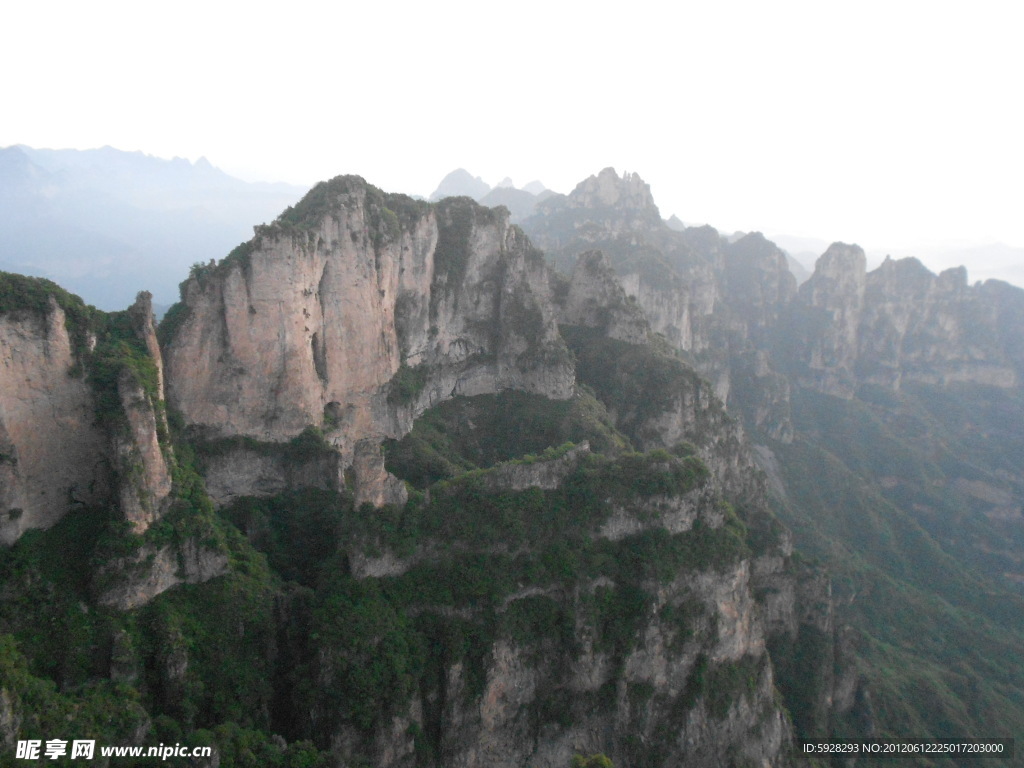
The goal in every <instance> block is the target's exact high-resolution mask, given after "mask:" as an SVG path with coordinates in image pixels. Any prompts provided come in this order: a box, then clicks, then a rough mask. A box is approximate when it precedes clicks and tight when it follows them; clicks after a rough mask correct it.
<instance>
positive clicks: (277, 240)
mask: <svg viewBox="0 0 1024 768" xmlns="http://www.w3.org/2000/svg"><path fill="white" fill-rule="evenodd" d="M176 313H177V315H176V323H177V326H176V328H175V329H174V331H173V333H170V334H169V338H168V340H167V344H166V346H165V354H166V360H167V370H168V379H169V392H168V397H169V402H170V404H171V406H172V407H173V408H175V409H177V410H178V411H180V412H181V414H182V415H183V417H184V419H185V421H186V423H188V424H189V425H192V426H193V428H194V429H196V430H198V431H199V432H201V434H202V435H203V437H204V439H208V440H209V439H217V438H225V437H234V436H244V437H248V438H253V439H255V440H259V441H262V442H265V443H277V444H283V443H286V442H287V441H289V440H291V439H293V438H295V437H296V436H297V435H298V434H299V433H300V432H302V431H303V430H304V429H305V428H307V427H310V426H313V427H315V428H318V429H321V430H322V431H323V433H324V436H325V437H326V440H327V441H328V443H329V444H330V445H331V447H332V448H333V450H335V451H337V452H338V453H339V454H340V456H341V465H342V467H343V468H344V467H352V468H354V469H355V471H356V479H355V482H356V485H357V494H358V495H359V497H360V498H361V499H364V500H368V501H373V502H375V503H380V502H382V501H385V500H388V499H391V500H396V499H398V498H399V496H400V492H401V488H400V486H394V484H389V483H388V482H387V481H386V478H384V477H383V476H382V475H381V474H380V473H381V472H382V471H383V467H382V464H381V462H380V461H377V462H376V463H374V462H373V461H371V460H370V459H369V458H368V457H365V456H364V455H363V454H364V453H365V451H371V452H372V450H373V449H372V446H373V445H376V444H379V443H380V442H381V441H382V440H383V439H385V438H389V437H391V438H393V437H400V436H401V435H402V434H404V433H405V432H407V431H408V430H409V428H410V426H411V424H412V420H413V418H415V416H416V415H417V414H418V413H421V412H422V411H423V410H424V409H425V408H427V407H428V406H430V405H431V404H434V403H437V402H440V401H442V400H444V399H447V398H450V397H453V396H456V395H474V394H481V393H485V392H495V391H500V390H503V389H507V388H515V389H521V390H524V391H528V392H536V393H541V394H545V395H547V396H550V397H555V398H565V397H568V396H569V395H570V394H571V393H572V389H573V372H572V366H571V363H570V361H569V358H568V356H567V353H566V351H565V348H564V345H563V344H562V342H561V339H560V337H559V336H558V331H557V328H556V326H555V322H554V317H553V314H552V311H551V304H550V301H549V299H548V287H547V277H546V271H545V267H544V263H543V258H542V257H541V256H540V254H539V253H538V252H537V251H536V250H534V249H533V248H532V246H531V245H530V244H529V242H528V241H527V240H526V238H525V237H524V236H523V234H522V233H521V232H520V231H519V230H518V229H517V228H515V227H512V226H510V225H509V222H508V217H507V213H502V212H501V211H500V210H497V211H492V210H489V209H485V208H482V207H480V206H478V205H476V204H475V203H473V202H472V201H470V200H468V199H464V198H455V199H449V200H446V201H443V202H441V203H439V204H436V205H428V204H422V203H417V202H415V201H413V200H411V199H409V198H406V197H403V196H400V195H383V194H382V193H381V192H380V191H379V190H376V189H374V188H373V187H370V186H369V185H367V184H366V183H365V182H364V181H362V179H358V178H353V177H345V178H338V179H335V180H333V181H331V182H328V183H325V184H321V185H319V186H318V187H316V188H315V189H314V190H313V191H312V192H311V193H310V195H308V196H307V197H306V198H305V199H304V200H303V202H302V203H300V204H299V205H298V206H297V207H296V208H295V209H291V210H289V211H288V212H286V213H285V214H284V215H282V217H280V218H279V219H278V220H277V221H276V222H275V223H274V224H272V225H270V226H267V227H261V228H258V230H257V234H256V237H255V238H254V239H253V240H252V241H251V242H249V243H247V244H245V245H244V246H242V247H241V248H239V249H238V250H237V251H236V252H235V254H234V255H233V256H231V257H229V258H228V259H226V260H225V261H224V262H223V263H221V264H220V265H217V266H216V267H214V266H211V267H205V268H201V269H197V270H195V273H194V274H193V276H192V278H191V279H190V280H189V281H188V282H187V283H186V284H185V286H184V288H183V303H182V305H180V306H179V307H178V308H177V309H176ZM359 445H364V446H367V447H366V448H365V449H363V453H360V451H357V446H359ZM357 454H359V455H360V456H362V458H360V459H359V460H357ZM214 482H215V483H216V484H218V485H220V486H226V485H228V484H229V480H228V479H226V477H221V476H218V477H217V478H216V479H215V480H214ZM335 486H336V487H341V485H340V483H336V484H335ZM371 489H375V490H371ZM389 489H390V490H389ZM242 490H245V492H255V490H256V489H255V488H252V487H249V488H248V489H242ZM225 493H230V491H229V490H225Z"/></svg>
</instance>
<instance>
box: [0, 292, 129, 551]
mask: <svg viewBox="0 0 1024 768" xmlns="http://www.w3.org/2000/svg"><path fill="white" fill-rule="evenodd" d="M76 369H77V371H78V375H73V373H74V371H75V370H76ZM94 421H95V413H94V401H93V393H92V390H91V389H90V387H89V384H88V382H87V381H86V379H85V376H84V374H83V373H82V367H81V361H80V360H79V357H78V355H77V354H76V352H75V350H74V349H73V347H72V340H71V337H70V335H69V333H68V329H67V327H66V316H65V313H64V310H63V309H62V308H61V307H60V306H59V305H58V304H57V302H56V300H55V299H54V298H52V297H50V298H49V300H48V301H47V303H46V305H45V308H42V309H41V310H21V311H15V312H9V313H6V314H0V541H2V542H3V543H5V544H10V543H12V542H13V541H15V540H16V539H17V538H18V537H19V536H20V535H21V534H22V533H24V532H25V531H26V530H28V529H30V528H49V527H50V526H52V525H53V524H54V523H56V522H57V521H58V520H59V519H60V518H61V517H63V516H64V515H65V514H66V513H67V512H68V510H69V509H70V508H72V507H73V506H74V505H76V504H77V505H84V504H94V503H97V502H99V501H100V500H101V499H103V498H104V497H105V495H106V493H107V492H108V490H109V485H110V482H111V477H110V471H109V467H108V466H107V465H106V462H105V456H106V440H105V436H104V435H103V433H102V431H100V430H98V429H96V428H95V426H94Z"/></svg>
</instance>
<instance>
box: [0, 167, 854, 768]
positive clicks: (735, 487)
mask: <svg viewBox="0 0 1024 768" xmlns="http://www.w3.org/2000/svg"><path fill="white" fill-rule="evenodd" d="M0 287H2V291H0V299H2V303H0V341H2V342H3V344H4V345H5V346H4V347H3V351H4V357H5V359H17V360H19V363H18V366H17V367H15V368H13V369H12V368H10V367H5V368H3V369H0V376H3V377H5V378H4V379H3V380H2V381H3V386H2V387H0V393H2V394H0V436H2V444H0V451H2V456H3V463H2V468H3V470H4V472H5V485H4V488H5V489H13V490H12V493H13V494H14V495H12V496H10V497H9V498H5V499H4V501H5V503H7V504H10V505H12V506H11V508H10V511H9V512H8V514H7V516H6V519H5V520H4V521H3V522H4V527H3V532H4V536H5V540H6V541H7V542H8V543H11V546H10V548H9V549H8V550H6V551H4V552H3V553H2V558H0V571H2V573H3V578H4V584H5V590H4V592H3V595H0V642H2V643H3V645H2V647H3V654H0V702H2V704H3V715H4V716H3V718H2V722H3V723H4V727H3V730H2V731H0V737H2V738H3V739H4V742H5V746H10V745H12V744H13V743H14V742H15V741H16V740H17V739H22V738H26V737H31V736H33V735H34V734H36V733H41V732H45V733H47V734H50V735H51V736H55V735H62V734H71V733H82V732H88V733H93V734H96V736H97V738H98V739H103V740H105V742H104V743H124V742H129V743H141V742H150V741H153V740H163V741H164V742H168V741H169V740H170V739H172V738H173V739H175V740H176V741H178V742H185V741H187V742H189V743H212V744H213V745H214V746H215V747H216V754H217V760H218V761H219V763H220V764H222V765H258V764H267V763H268V762H269V763H275V762H276V763H284V764H298V763H302V764H312V765H326V764H352V763H354V762H361V763H362V764H369V765H377V766H413V765H432V766H433V765H465V766H477V765H485V764H486V765H508V766H512V765H522V764H525V763H527V762H529V763H532V764H537V765H549V766H562V765H568V764H569V763H570V762H571V761H572V758H573V755H574V754H575V753H585V754H598V753H607V754H608V755H610V756H611V757H612V758H613V759H614V760H616V761H617V762H618V764H620V765H628V764H650V765H666V766H667V765H678V764H681V763H682V762H684V761H685V760H691V759H692V760H697V761H698V762H700V763H701V764H709V765H718V764H721V765H725V764H726V763H727V762H728V761H735V760H744V761H748V762H755V763H770V764H779V763H786V762H788V754H789V750H790V748H791V740H792V726H791V724H790V719H789V715H788V714H787V711H786V709H785V707H784V705H783V703H782V700H781V698H780V695H779V693H778V687H779V685H784V686H785V685H787V684H786V683H778V682H777V681H776V675H775V671H774V670H775V668H776V665H778V664H780V663H788V664H789V665H790V666H791V667H793V666H795V664H796V662H795V660H793V661H790V662H782V661H779V660H777V659H775V658H773V656H772V655H771V654H770V652H769V647H777V648H783V649H786V648H803V647H804V646H806V645H807V644H808V643H809V642H812V641H814V642H817V645H816V646H815V647H816V648H817V649H818V650H819V651H820V652H821V653H820V657H819V658H817V659H816V660H815V661H814V662H813V663H810V664H805V665H803V666H802V667H800V679H801V680H804V681H812V682H813V686H812V688H807V689H806V690H804V689H799V690H798V689H797V688H795V687H793V686H789V687H790V688H792V689H793V693H792V696H791V698H792V701H794V702H798V704H799V706H804V707H806V708H810V709H811V710H813V711H822V712H832V711H835V712H837V713H850V712H854V713H856V712H859V709H858V707H857V704H856V702H855V701H854V699H853V698H851V697H850V696H839V697H838V698H837V697H836V696H835V695H834V692H835V691H838V690H840V689H842V690H846V689H849V690H850V691H854V690H857V686H856V682H855V680H854V681H853V682H851V680H850V679H848V678H850V675H851V674H853V670H852V669H851V668H849V667H848V665H847V661H846V659H847V654H846V651H845V650H843V648H842V647H841V646H840V645H839V644H837V643H836V642H835V640H834V638H835V637H836V635H835V631H836V628H835V626H834V617H833V606H832V603H831V601H830V599H829V596H828V584H827V579H826V577H825V575H824V574H823V573H822V572H821V571H820V570H819V569H816V568H814V567H811V566H808V565H806V564H803V563H801V562H799V560H798V559H797V558H796V557H795V556H794V554H793V551H792V547H791V543H790V536H789V534H788V533H787V532H786V531H785V529H784V528H783V527H782V526H781V525H780V524H779V523H778V522H777V521H776V520H775V519H774V517H773V515H772V513H771V511H770V510H769V508H768V506H767V503H766V499H767V494H766V489H765V486H764V481H763V479H762V477H761V476H760V475H759V474H758V473H757V472H756V471H755V470H754V464H753V457H752V454H751V453H750V451H749V448H748V447H747V446H746V444H745V442H744V439H743V435H742V431H741V429H740V428H739V426H738V425H737V423H736V422H735V421H734V420H733V419H731V418H730V417H729V416H728V414H727V413H726V412H725V409H724V407H723V404H722V403H721V402H720V401H719V400H718V399H717V398H716V397H715V395H714V393H713V390H712V388H711V387H710V386H709V385H708V384H707V383H706V382H705V381H703V380H702V379H701V378H700V377H699V376H698V375H697V374H696V373H695V372H694V371H693V370H692V369H691V368H690V367H688V366H687V365H686V364H685V363H684V362H683V361H682V360H681V359H680V358H679V357H677V356H676V355H674V354H672V353H671V352H670V351H669V350H667V349H666V348H665V347H664V346H663V345H662V344H660V343H659V342H658V340H657V339H656V338H655V337H654V336H652V334H651V331H650V327H649V323H648V320H647V318H646V317H645V316H644V315H643V313H642V312H641V311H640V310H639V308H638V307H637V306H636V304H635V303H634V302H632V301H630V300H629V299H628V298H627V296H626V293H625V291H624V290H623V288H622V286H621V285H620V284H619V282H618V280H617V279H616V277H615V275H614V273H613V272H612V271H611V268H610V266H609V264H608V263H607V261H606V260H605V258H604V257H603V256H602V255H600V254H596V253H595V254H591V255H590V256H588V257H586V258H583V259H581V260H580V262H579V264H578V266H577V268H576V270H575V271H574V272H573V274H572V275H571V276H569V277H565V278H561V277H559V276H557V275H555V274H553V273H551V272H550V270H549V269H548V267H547V265H546V264H545V260H544V257H543V254H542V253H541V252H540V251H538V250H537V249H536V248H535V247H534V246H533V245H532V243H531V242H530V240H529V239H528V238H527V237H526V236H525V235H524V234H523V232H522V230H520V229H519V228H518V227H516V226H514V225H512V224H510V221H509V213H508V211H507V210H506V209H503V208H497V209H488V208H485V207H483V206H480V205H479V204H477V203H475V202H473V201H471V200H468V199H466V198H448V199H445V200H442V201H441V202H438V203H433V204H431V203H426V202H421V201H416V200H413V199H411V198H408V197H405V196H402V195H388V194H384V193H383V192H381V191H380V190H378V189H376V188H374V187H372V186H371V185H369V184H367V183H366V182H365V181H363V180H362V179H360V178H358V177H339V178H337V179H333V180H331V181H330V182H325V183H322V184H319V185H317V186H316V187H314V188H313V189H312V190H311V191H310V192H309V193H308V194H307V195H306V197H305V198H303V200H302V201H300V202H299V203H298V204H297V205H295V206H294V207H292V208H288V209H287V210H285V212H284V213H282V214H281V215H280V216H279V217H278V218H277V219H276V220H275V221H273V222H272V223H270V224H267V225H263V226H260V227H257V228H256V233H255V237H254V238H252V239H251V240H250V241H249V242H247V243H245V244H244V245H242V246H239V247H238V248H236V249H235V250H234V251H232V252H231V253H230V254H229V255H228V256H227V257H226V258H224V259H223V260H221V261H220V262H219V263H215V264H209V265H195V266H194V267H193V269H192V270H191V273H190V275H189V276H188V278H187V279H186V280H185V281H184V282H183V283H182V286H181V291H182V300H181V301H180V302H179V303H178V304H177V305H175V306H174V307H172V308H171V309H170V310H169V311H168V313H167V315H166V316H165V319H164V320H163V322H162V323H161V325H160V327H159V329H158V332H157V336H158V337H159V345H158V344H157V336H154V332H153V328H152V322H151V305H150V302H149V297H148V296H140V297H139V299H138V300H137V302H136V304H135V305H133V307H132V309H130V310H128V311H125V312H122V313H109V314H108V313H103V312H100V311H98V310H94V309H92V308H89V307H86V306H85V305H84V304H83V303H82V302H81V300H80V299H77V298H76V297H73V296H71V295H69V294H67V293H65V292H64V291H63V290H62V289H60V288H58V287H57V286H56V285H54V284H52V283H49V282H46V281H42V280H39V279H37V278H25V277H20V276H15V275H4V276H3V280H2V282H0ZM15 347H17V348H18V349H20V350H25V351H26V352H31V354H26V352H18V353H15V351H14V349H15ZM69 370H71V371H74V372H75V375H74V376H68V374H67V372H68V371H69ZM25 404H27V405H28V406H30V409H29V410H26V409H25ZM90 414H92V415H93V416H94V418H90ZM61 435H63V444H64V446H65V447H63V448H62V447H61V442H60V441H61V437H60V436H61ZM71 446H74V450H75V451H78V452H79V453H80V454H81V456H82V460H80V461H75V462H74V469H75V471H76V472H77V473H78V474H67V475H64V474H60V473H56V474H55V473H54V472H52V471H50V472H47V467H48V466H50V465H52V464H54V463H56V464H57V465H60V463H61V462H60V461H59V459H60V457H61V455H62V451H63V452H64V455H67V453H66V452H67V451H69V450H71V449H72V448H71ZM168 479H170V482H168ZM13 505H17V506H16V507H15V506H13ZM58 553H60V554H58ZM25 601H31V602H33V603H34V605H35V607H34V608H33V609H32V610H28V611H26V610H24V605H25V604H26V603H25ZM54 626H60V627H62V631H59V632H53V631H52V628H53V627H54ZM44 627H45V628H49V631H43V628H44ZM780 654H781V652H780V653H778V654H776V655H777V656H778V657H779V659H783V658H784V657H783V656H782V655H780ZM114 713H116V715H115V714H114Z"/></svg>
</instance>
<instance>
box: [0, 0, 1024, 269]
mask: <svg viewBox="0 0 1024 768" xmlns="http://www.w3.org/2000/svg"><path fill="white" fill-rule="evenodd" d="M3 28H4V31H3V33H2V44H0V72H2V73H3V74H2V75H0V78H2V86H3V87H2V90H0V94H2V96H0V98H2V102H0V103H2V106H0V146H8V145H11V144H17V143H22V144H28V145H30V146H33V147H49V148H66V147H73V148H80V149H86V148H91V147H98V146H103V145H111V146H114V147H117V148H119V149H124V150H141V151H143V152H145V153H147V154H152V155H156V156H159V157H174V156H182V157H187V158H189V159H191V160H196V159H197V158H199V157H200V156H205V157H207V158H208V159H209V160H210V161H211V162H212V163H213V164H214V165H216V166H218V167H220V168H222V169H224V170H226V171H228V172H229V173H232V174H234V175H237V176H240V177H242V178H246V179H250V180H256V179H260V180H281V181H288V182H293V183H313V182H315V181H317V180H320V179H324V178H329V177H331V176H334V175H337V174H339V173H358V174H360V175H362V176H364V177H365V178H366V179H367V180H368V181H370V182H371V183H373V184H376V185H377V186H379V187H382V188H384V189H386V190H389V191H402V192H408V193H413V194H422V195H427V194H429V193H430V192H431V191H432V190H433V189H434V187H435V186H436V185H437V183H438V181H439V180H440V179H441V178H442V177H443V176H444V175H445V174H446V173H447V172H449V171H451V170H452V169H454V168H457V167H464V168H466V169H468V170H469V171H470V172H472V173H473V174H474V175H478V176H481V177H483V178H484V180H485V181H487V182H489V183H491V184H496V183H497V182H498V181H499V180H501V179H502V178H503V177H505V176H511V177H512V178H513V180H514V181H515V182H516V183H517V184H518V185H522V184H525V183H526V182H528V181H531V180H533V179H539V180H541V181H542V182H543V183H544V184H545V185H546V186H548V187H549V188H552V189H555V190H557V191H561V192H568V191H569V190H571V189H572V187H573V186H575V184H576V183H577V182H578V181H580V180H581V179H583V178H585V177H587V176H589V175H591V174H593V173H596V172H598V171H599V170H600V169H601V168H603V167H605V166H609V165H610V166H614V167H615V168H617V169H618V170H619V171H620V172H622V171H635V172H637V173H639V174H640V175H641V176H642V177H643V178H644V179H645V180H646V181H647V182H648V183H649V184H650V185H651V188H652V191H653V192H654V196H655V199H656V200H657V202H658V204H659V207H660V208H661V212H662V214H663V215H664V216H666V217H667V216H668V215H670V214H672V213H675V214H676V215H678V216H679V217H680V218H681V219H683V220H684V221H686V222H688V223H704V222H707V223H710V224H712V225H714V226H716V227H718V228H719V229H720V230H722V231H724V232H731V231H733V230H745V231H749V230H758V229H759V230H763V231H766V232H785V233H789V234H793V235H800V236H806V237H816V238H821V239H823V240H825V241H833V240H842V241H846V242H857V243H860V244H861V245H865V246H871V245H872V244H878V245H882V244H884V245H886V246H888V247H891V248H893V249H896V248H900V247H906V246H910V245H914V244H918V243H921V242H928V241H931V242H939V241H947V240H952V241H958V242H967V243H976V242H990V241H1001V242H1003V243H1006V244H1008V245H1011V246H1015V247H1024V187H1022V180H1024V139H1022V137H1024V100H1022V97H1021V94H1022V93H1024V83H1022V80H1024V44H1022V40H1021V30H1022V29H1024V4H1021V3H1019V2H972V3H970V4H968V3H964V2H958V3H950V2H942V1H938V2H917V1H914V2H900V1H899V0H887V2H863V1H862V2H857V3H851V2H843V3H834V2H824V1H823V0H816V1H814V2H793V1H791V0H785V1H783V2H763V1H760V2H728V1H723V0H717V1H714V2H696V3H695V2H677V3H675V4H668V3H664V2H657V3H655V2H647V0H632V1H631V2H625V3H621V2H619V3H614V4H612V3H601V2H595V1H593V0H592V1H591V2H585V3H584V2H559V1H558V0H545V1H544V2H533V1H532V0H529V1H524V2H518V3H505V4H494V3H491V4H487V3H480V2H446V1H444V0H441V1H438V2H423V0H419V1H418V2H404V0H393V1H392V2H388V3H373V2H369V1H368V0H361V1H360V2H358V3H349V2H338V3H325V2H322V1H321V2H307V1H306V0H298V1H297V2H289V3H280V2H274V3H267V2H246V3H238V2H217V0H204V2H194V1H193V0H176V1H175V2H173V3H166V2H154V3H139V2H137V0H135V1H133V2H103V1H102V0H100V1H99V2H92V3H82V2H73V3H72V2H64V0H58V1H57V2H48V3H28V2H21V3H9V4H7V6H6V7H5V9H4V19H3Z"/></svg>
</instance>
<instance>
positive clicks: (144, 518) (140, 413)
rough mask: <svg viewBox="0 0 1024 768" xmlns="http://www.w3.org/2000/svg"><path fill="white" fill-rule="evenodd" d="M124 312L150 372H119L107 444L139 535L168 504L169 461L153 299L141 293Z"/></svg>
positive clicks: (120, 492) (127, 514)
mask: <svg viewBox="0 0 1024 768" xmlns="http://www.w3.org/2000/svg"><path fill="white" fill-rule="evenodd" d="M128 316H129V318H130V320H131V326H132V330H133V331H134V332H135V334H136V336H137V337H138V339H139V340H140V341H141V342H142V343H143V344H144V345H145V348H146V350H147V352H148V355H149V357H148V360H149V361H151V362H152V368H153V370H152V371H149V370H147V371H146V372H145V373H143V374H141V375H140V372H139V371H138V370H133V369H132V368H130V367H125V368H123V369H122V370H121V372H120V374H119V375H118V378H117V396H118V400H119V401H120V405H121V410H122V412H123V414H124V418H123V420H120V422H119V423H117V424H116V425H114V426H112V428H111V433H112V434H111V442H112V447H113V457H114V466H115V468H116V470H117V478H118V481H117V484H118V496H119V501H120V507H121V514H122V515H124V517H125V519H126V520H127V521H128V522H129V523H130V524H131V526H132V530H133V531H134V532H135V533H143V532H145V530H146V529H147V528H148V527H149V526H150V525H151V524H152V523H153V522H155V521H156V520H157V519H159V518H160V517H161V516H162V515H163V514H164V513H165V512H166V511H167V509H168V507H169V505H170V496H171V490H172V482H171V466H172V462H173V460H174V459H173V451H172V449H171V446H170V438H169V434H168V428H167V417H166V415H165V413H164V386H163V384H164V376H163V362H162V359H161V356H160V347H159V345H158V344H157V340H156V330H155V329H154V327H153V306H152V297H151V296H150V295H149V294H148V293H140V294H139V296H138V298H137V299H136V301H135V304H133V305H132V307H131V308H130V309H129V310H128ZM147 374H148V375H147ZM146 379H149V380H148V381H147V380H146ZM161 435H163V441H161V439H160V436H161Z"/></svg>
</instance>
